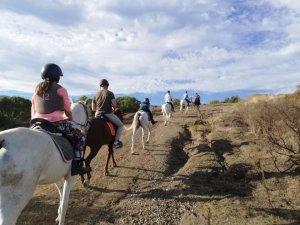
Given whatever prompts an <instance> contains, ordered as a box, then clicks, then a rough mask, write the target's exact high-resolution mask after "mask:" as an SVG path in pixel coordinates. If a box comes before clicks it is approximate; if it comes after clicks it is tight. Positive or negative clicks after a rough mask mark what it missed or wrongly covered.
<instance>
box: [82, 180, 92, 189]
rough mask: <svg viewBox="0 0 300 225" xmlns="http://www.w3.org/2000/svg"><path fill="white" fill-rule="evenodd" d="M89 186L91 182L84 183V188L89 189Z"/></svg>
mask: <svg viewBox="0 0 300 225" xmlns="http://www.w3.org/2000/svg"><path fill="white" fill-rule="evenodd" d="M89 186H90V182H89V181H86V180H85V181H84V182H83V187H85V188H88V187H89Z"/></svg>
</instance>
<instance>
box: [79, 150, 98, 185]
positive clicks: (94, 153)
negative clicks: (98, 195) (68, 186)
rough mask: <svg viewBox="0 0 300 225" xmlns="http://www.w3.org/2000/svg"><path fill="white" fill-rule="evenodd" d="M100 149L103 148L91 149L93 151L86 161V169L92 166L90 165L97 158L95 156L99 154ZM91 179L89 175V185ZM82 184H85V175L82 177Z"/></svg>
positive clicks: (88, 174)
mask: <svg viewBox="0 0 300 225" xmlns="http://www.w3.org/2000/svg"><path fill="white" fill-rule="evenodd" d="M100 148H101V146H100V147H99V148H91V151H90V153H89V155H88V156H87V157H86V159H85V160H84V161H85V166H86V167H90V166H91V165H90V164H91V161H92V159H93V158H95V156H96V155H97V153H98V152H99V150H100ZM91 177H92V175H91V173H87V181H88V183H89V182H90V179H91ZM82 179H83V180H82ZM81 182H82V183H84V176H83V175H82V176H81Z"/></svg>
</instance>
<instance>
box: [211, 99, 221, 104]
mask: <svg viewBox="0 0 300 225" xmlns="http://www.w3.org/2000/svg"><path fill="white" fill-rule="evenodd" d="M220 103H221V102H220V101H219V100H212V101H210V102H209V104H220Z"/></svg>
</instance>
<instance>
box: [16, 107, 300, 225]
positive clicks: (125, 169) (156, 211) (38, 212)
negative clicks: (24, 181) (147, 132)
mask: <svg viewBox="0 0 300 225" xmlns="http://www.w3.org/2000/svg"><path fill="white" fill-rule="evenodd" d="M201 110H202V111H201V115H197V114H196V113H195V112H194V111H193V109H190V110H189V112H188V113H187V114H181V113H180V112H178V110H177V112H176V113H175V114H174V115H173V117H172V119H171V123H170V125H168V126H164V124H163V119H162V115H161V113H160V110H159V109H156V112H155V118H156V120H158V121H159V122H158V123H156V124H155V125H154V126H153V127H152V128H151V138H150V143H149V144H148V145H147V146H146V149H145V150H142V149H141V137H140V136H139V137H137V141H136V143H137V145H136V153H137V154H135V155H131V154H130V146H131V132H130V131H124V133H123V135H122V141H123V143H124V147H123V148H122V149H119V150H116V151H115V157H116V161H117V164H118V167H116V168H112V167H110V168H109V170H110V175H109V176H104V164H105V160H106V155H107V147H102V149H101V151H100V152H99V154H98V155H97V157H96V158H95V159H94V161H93V162H92V168H93V174H92V176H93V177H92V183H91V187H90V188H88V189H86V188H84V187H83V186H82V185H81V182H80V179H79V177H78V179H77V180H76V184H75V187H74V188H73V189H72V191H71V195H70V202H69V208H68V212H67V216H66V224H69V225H71V224H72V225H73V224H79V225H100V224H120V225H121V224H122V225H124V224H140V225H142V224H143V225H146V224H161V225H162V224H178V225H196V224H197V225H200V224H203V225H204V224H207V225H224V224H230V225H231V224H239V225H240V224H255V225H259V224H290V225H292V224H300V198H299V197H300V192H299V191H300V182H299V174H295V173H289V174H281V173H279V172H277V171H276V170H274V168H273V166H272V161H271V158H270V155H268V154H267V149H266V147H265V145H264V143H263V141H262V140H260V139H259V138H258V137H256V136H254V135H253V134H252V133H250V132H249V129H248V127H247V126H246V125H245V124H244V123H243V122H242V121H241V120H240V119H239V118H238V117H236V114H235V111H234V110H235V106H234V105H230V104H223V105H207V106H202V108H201ZM126 118H127V120H126V122H128V123H130V122H131V121H132V120H131V118H132V115H127V116H126ZM129 125H130V124H127V126H129ZM57 208H58V193H57V191H56V189H55V186H54V185H45V186H39V187H38V189H37V190H36V192H35V194H34V197H33V198H32V200H31V201H30V203H29V204H28V206H27V207H26V208H25V209H24V211H23V213H22V214H21V216H20V217H19V219H18V223H17V224H18V225H27V224H28V225H29V224H41V225H50V224H51V225H52V224H54V220H55V218H56V216H57Z"/></svg>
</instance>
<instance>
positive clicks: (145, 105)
mask: <svg viewBox="0 0 300 225" xmlns="http://www.w3.org/2000/svg"><path fill="white" fill-rule="evenodd" d="M140 110H143V111H145V112H147V113H148V115H149V117H150V120H151V123H152V124H155V123H156V121H154V120H153V115H152V112H151V110H150V101H149V98H145V99H144V101H143V102H142V103H141V104H140Z"/></svg>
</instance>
